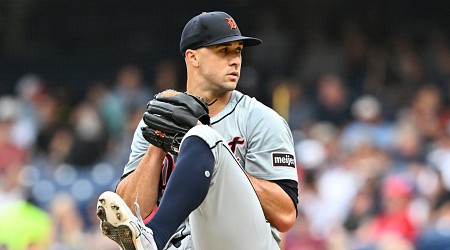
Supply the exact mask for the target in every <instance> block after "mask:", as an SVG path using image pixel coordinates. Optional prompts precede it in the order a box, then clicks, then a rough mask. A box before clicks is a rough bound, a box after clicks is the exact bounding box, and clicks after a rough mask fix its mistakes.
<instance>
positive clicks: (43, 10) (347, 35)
mask: <svg viewBox="0 0 450 250" xmlns="http://www.w3.org/2000/svg"><path fill="white" fill-rule="evenodd" d="M214 10H222V11H225V12H227V13H229V14H230V15H231V16H233V17H234V19H235V20H236V22H237V24H238V25H239V28H240V30H241V31H242V33H243V34H244V35H248V36H256V37H259V38H261V39H262V40H263V44H262V45H261V46H259V47H255V48H248V49H245V50H244V53H243V54H244V55H243V57H244V65H243V68H242V77H241V80H240V82H239V86H238V89H239V90H241V91H242V92H245V93H247V94H249V95H251V96H254V97H256V98H257V99H258V100H260V101H261V102H263V103H265V104H266V105H268V106H270V107H273V108H274V109H275V110H276V111H277V112H278V113H279V114H280V115H282V116H283V117H284V118H285V119H286V120H287V121H288V122H289V125H290V127H291V129H292V132H293V135H294V143H295V149H296V157H297V161H298V166H299V169H298V171H299V176H300V179H301V182H300V184H299V190H300V197H299V198H300V202H299V215H298V220H297V224H296V226H295V227H294V228H293V229H292V230H290V231H289V232H288V233H286V234H285V235H284V240H283V249H285V250H293V249H299V250H322V249H327V250H334V249H336V250H341V249H342V250H344V249H361V250H365V249H367V250H369V249H374V250H375V249H377V250H378V249H380V250H388V249H389V250H409V249H433V250H439V249H450V123H449V121H450V109H449V108H450V106H449V104H450V102H449V101H450V95H449V94H450V92H449V91H450V89H449V87H450V40H449V38H450V34H449V33H450V30H449V28H448V27H450V15H449V14H448V13H449V10H450V1H445V0H441V1H438V0H430V1H420V0H408V1H406V0H398V1H385V0H381V1H356V0H355V1H353V0H345V1H338V0H327V1H320V0H316V1H304V0H301V1H289V0H278V1H277V0H272V1H267V0H258V1H254V0H230V1H227V2H226V3H223V4H217V3H212V2H211V1H180V2H179V3H175V2H167V1H144V0H131V1H118V0H108V1H106V0H96V1H86V0H76V1H75V0H65V1H60V0H39V1H38V0H0V221H1V222H0V249H2V250H3V249H14V250H16V249H52V250H60V249H61V250H66V249H67V250H78V249H100V250H109V249H117V246H115V245H114V244H113V242H112V241H110V240H109V239H107V238H106V237H103V236H102V234H101V232H100V230H99V226H98V221H97V218H96V217H95V211H96V209H95V206H96V199H97V197H98V195H99V194H100V193H102V192H103V191H105V190H113V189H114V188H115V185H116V184H117V182H118V179H119V178H120V176H121V173H122V170H123V166H124V164H125V163H126V162H127V159H128V154H129V152H130V147H129V146H130V143H131V138H132V134H133V132H134V130H135V128H136V125H137V123H138V121H139V119H140V118H141V116H142V113H143V111H144V108H145V104H146V103H147V101H148V100H149V99H150V98H151V97H152V96H153V95H154V94H155V93H157V92H159V91H161V90H163V89H166V88H177V89H179V90H184V84H185V69H184V62H183V59H182V57H181V55H180V52H179V38H180V35H181V31H182V29H183V27H184V25H185V23H186V22H187V21H188V20H189V19H190V18H191V17H193V16H195V15H197V14H199V13H201V12H203V11H214ZM25 229H26V230H25Z"/></svg>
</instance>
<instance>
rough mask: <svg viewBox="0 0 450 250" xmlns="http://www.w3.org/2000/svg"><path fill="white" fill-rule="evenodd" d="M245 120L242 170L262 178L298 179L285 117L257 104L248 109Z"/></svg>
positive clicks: (290, 134) (289, 131) (292, 145)
mask: <svg viewBox="0 0 450 250" xmlns="http://www.w3.org/2000/svg"><path fill="white" fill-rule="evenodd" d="M247 122H248V123H247V128H246V129H247V133H248V145H247V147H248V151H247V154H246V159H245V170H246V171H248V172H249V173H250V174H252V175H253V176H255V177H258V178H262V179H266V180H294V181H297V182H298V174H297V164H296V158H295V151H294V142H293V137H292V133H291V130H290V128H289V126H288V124H287V122H286V121H285V119H284V118H282V117H281V116H280V115H279V114H278V113H276V112H275V111H274V110H272V109H270V108H268V107H266V106H262V104H261V105H260V106H259V107H256V108H253V109H252V111H251V112H250V113H249V118H248V120H247Z"/></svg>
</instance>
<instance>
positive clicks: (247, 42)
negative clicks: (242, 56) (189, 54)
mask: <svg viewBox="0 0 450 250" xmlns="http://www.w3.org/2000/svg"><path fill="white" fill-rule="evenodd" d="M234 41H243V42H244V47H251V46H256V45H260V44H261V43H262V41H261V39H258V38H254V37H248V36H230V37H225V38H222V39H219V40H216V41H214V42H210V43H208V44H204V45H203V46H211V45H217V44H222V43H228V42H234Z"/></svg>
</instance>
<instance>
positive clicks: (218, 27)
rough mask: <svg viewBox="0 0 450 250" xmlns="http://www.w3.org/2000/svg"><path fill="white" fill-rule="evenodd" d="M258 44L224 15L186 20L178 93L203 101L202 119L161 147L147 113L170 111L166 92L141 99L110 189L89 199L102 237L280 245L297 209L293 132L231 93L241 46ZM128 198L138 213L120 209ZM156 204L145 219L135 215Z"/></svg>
mask: <svg viewBox="0 0 450 250" xmlns="http://www.w3.org/2000/svg"><path fill="white" fill-rule="evenodd" d="M260 43H261V40H259V39H257V38H252V37H246V36H242V35H241V33H240V30H239V28H238V26H237V24H236V22H235V21H234V19H233V18H232V17H231V16H230V15H228V14H227V13H224V12H208V13H202V14H200V15H197V16H195V17H194V18H192V19H191V20H190V21H189V22H188V23H187V24H186V26H185V28H184V30H183V33H182V36H181V42H180V50H181V53H182V55H183V56H184V59H185V63H186V68H187V91H186V92H187V93H189V94H191V95H194V96H199V97H201V98H202V99H203V100H204V101H205V102H206V103H207V105H208V108H207V110H208V114H209V116H208V118H209V117H210V120H209V119H198V120H199V121H200V122H201V123H203V124H201V123H200V122H199V123H198V124H195V125H196V126H193V125H192V124H191V125H190V127H192V128H189V129H188V130H187V133H186V134H185V135H183V136H184V137H182V138H183V139H182V142H181V145H180V146H179V148H177V147H176V146H175V147H174V146H169V147H167V143H166V144H162V143H160V140H158V137H159V138H161V139H163V138H164V137H165V135H166V133H167V134H169V132H168V131H164V129H162V128H163V127H167V126H166V124H163V125H161V124H158V123H161V122H159V121H156V122H155V121H153V120H151V119H149V117H153V118H155V119H159V118H160V117H162V116H164V115H161V114H157V115H154V114H153V113H152V112H151V111H152V109H153V110H155V109H158V107H157V106H158V105H161V107H163V108H161V110H171V111H172V115H168V116H167V117H169V118H173V117H174V115H173V114H176V113H178V112H175V110H176V109H175V108H172V106H173V103H170V102H171V101H170V98H169V97H170V96H171V95H167V96H169V97H167V98H166V99H164V100H162V99H161V98H160V97H156V101H153V102H152V101H151V102H150V103H149V107H148V111H147V114H145V115H144V119H143V120H142V121H141V122H140V123H139V125H138V128H137V129H136V132H135V134H134V139H133V143H132V145H131V149H132V152H131V154H130V159H129V162H128V164H127V165H126V166H125V169H124V174H123V176H122V178H121V182H120V183H119V184H118V186H117V189H116V193H117V194H118V195H117V194H116V193H113V192H105V193H104V194H102V195H101V196H100V197H99V201H98V212H97V215H98V217H99V219H100V220H101V227H102V230H103V233H104V234H105V235H106V236H108V237H110V238H111V239H113V240H114V241H116V242H117V243H118V244H119V245H120V246H121V248H122V249H126V250H129V249H279V243H280V238H279V232H286V231H287V230H289V229H290V228H291V227H292V226H293V224H294V223H295V219H296V215H297V203H298V198H297V196H298V188H297V186H298V177H297V170H296V161H295V156H294V148H293V138H292V134H291V132H290V129H289V127H288V125H287V123H286V121H285V120H284V119H283V118H281V117H280V116H279V115H278V114H277V113H276V112H274V111H273V110H272V109H270V108H268V107H267V106H264V105H263V104H262V103H260V102H258V101H257V100H255V99H254V98H251V97H249V96H247V95H244V94H242V93H240V92H239V91H236V90H235V88H236V85H237V83H238V80H239V77H240V69H241V64H242V54H241V52H242V49H243V48H244V47H249V46H255V45H258V44H260ZM174 95H175V96H183V95H181V94H174ZM163 96H165V95H163ZM158 98H159V99H158ZM167 99H168V100H169V101H168V100H167ZM165 101H167V103H170V105H166V103H164V102H165ZM176 102H177V105H178V104H179V101H178V100H177V101H176ZM153 106H155V107H153ZM175 106H176V105H175ZM185 106H187V107H190V106H192V105H185ZM150 113H151V116H149V114H150ZM156 113H158V112H156ZM169 113H170V112H169ZM146 117H147V119H146ZM194 117H196V118H198V116H194ZM176 122H178V121H176ZM176 122H175V123H176ZM155 123H156V124H157V125H155ZM169 127H171V126H169ZM155 128H156V129H155ZM149 129H152V130H149ZM149 131H150V132H149ZM165 132H166V133H165ZM152 133H153V137H151V136H150V137H149V134H152ZM155 137H156V138H157V139H156V140H155ZM171 140H172V141H176V138H175V137H174V138H171ZM178 149H179V151H178ZM177 155H178V157H177ZM175 163H176V164H175ZM161 166H162V167H161ZM169 177H170V178H169ZM119 195H120V196H119ZM122 199H123V200H122ZM134 203H135V204H136V205H137V206H135V211H134V214H135V215H136V216H137V217H136V216H135V215H134V214H133V212H132V211H131V210H130V209H129V207H133V204H134ZM157 203H159V207H158V209H157V211H156V213H155V214H154V216H153V217H152V218H151V219H150V221H149V222H148V223H147V224H145V225H144V224H143V222H142V219H141V218H142V217H144V218H145V217H147V216H148V215H149V214H150V213H151V211H152V210H153V208H154V206H155V204H157Z"/></svg>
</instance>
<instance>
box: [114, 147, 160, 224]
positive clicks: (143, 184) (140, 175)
mask: <svg viewBox="0 0 450 250" xmlns="http://www.w3.org/2000/svg"><path fill="white" fill-rule="evenodd" d="M164 157H165V153H164V152H163V151H162V150H160V149H158V148H156V147H153V146H150V147H149V148H148V150H147V153H146V154H145V155H144V157H143V158H142V160H141V162H140V163H139V165H138V166H137V168H136V170H135V171H134V172H133V173H131V174H130V175H128V176H127V177H126V178H125V179H123V180H122V181H121V182H120V183H119V185H118V186H117V190H116V192H117V194H119V195H120V196H121V197H122V199H123V200H124V201H125V202H126V203H127V205H128V206H129V207H130V208H131V211H133V212H134V213H135V211H134V201H135V200H136V196H137V197H138V202H139V206H140V210H141V216H142V217H143V218H145V217H147V216H148V215H149V214H150V213H151V211H152V210H153V208H154V206H155V203H156V200H157V198H158V192H159V180H160V176H161V164H162V161H163V160H164Z"/></svg>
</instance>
